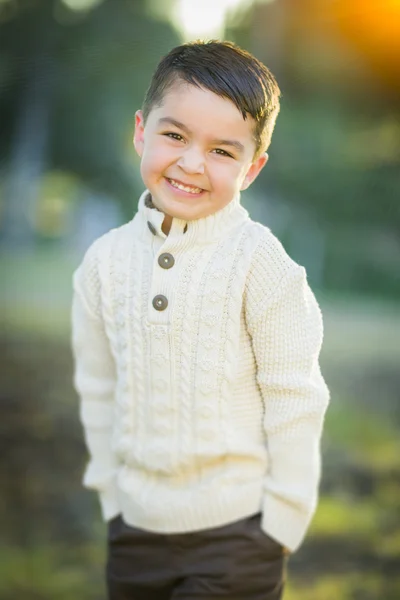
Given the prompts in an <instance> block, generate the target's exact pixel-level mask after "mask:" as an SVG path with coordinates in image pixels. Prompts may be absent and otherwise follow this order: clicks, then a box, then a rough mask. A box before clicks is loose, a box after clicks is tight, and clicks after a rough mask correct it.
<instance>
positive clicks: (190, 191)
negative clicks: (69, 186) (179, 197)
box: [166, 177, 204, 194]
mask: <svg viewBox="0 0 400 600" xmlns="http://www.w3.org/2000/svg"><path fill="white" fill-rule="evenodd" d="M166 179H167V180H168V182H169V183H170V184H171V185H172V187H175V188H177V189H178V190H182V191H183V192H187V193H188V194H200V193H201V192H204V190H203V189H202V188H199V187H192V186H191V185H183V183H179V181H175V179H170V178H169V177H167V178H166Z"/></svg>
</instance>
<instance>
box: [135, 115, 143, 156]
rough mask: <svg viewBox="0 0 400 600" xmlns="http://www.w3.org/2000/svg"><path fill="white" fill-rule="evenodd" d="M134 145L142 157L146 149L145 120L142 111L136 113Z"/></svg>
mask: <svg viewBox="0 0 400 600" xmlns="http://www.w3.org/2000/svg"><path fill="white" fill-rule="evenodd" d="M133 145H134V146H135V150H136V152H137V153H138V154H139V156H140V157H141V156H142V154H143V147H144V120H143V113H142V111H141V110H138V111H136V113H135V133H134V136H133Z"/></svg>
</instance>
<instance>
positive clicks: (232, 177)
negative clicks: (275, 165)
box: [134, 82, 268, 221]
mask: <svg viewBox="0 0 400 600" xmlns="http://www.w3.org/2000/svg"><path fill="white" fill-rule="evenodd" d="M253 128H254V120H253V119H252V118H251V117H250V116H248V117H247V119H246V120H244V119H243V117H242V115H241V113H240V112H239V111H238V109H237V108H236V106H235V105H234V104H233V103H232V102H231V101H230V100H227V99H225V98H221V97H220V96H217V95H216V94H214V93H213V92H210V91H208V90H203V89H200V88H197V87H196V86H193V85H188V84H186V83H183V82H177V83H175V84H174V85H173V86H171V87H170V88H169V89H168V91H167V92H166V95H165V96H164V98H163V102H162V105H161V106H159V107H154V108H153V109H152V110H151V111H150V114H149V116H148V119H147V122H146V125H144V121H143V115H142V112H141V111H138V112H137V113H136V128H135V136H134V145H135V148H136V151H137V153H138V154H139V156H140V157H141V167H140V170H141V175H142V178H143V182H144V184H145V186H146V187H147V189H148V190H149V191H150V193H151V195H152V200H153V203H154V205H155V206H156V207H157V208H158V209H159V210H161V211H162V212H163V213H164V214H166V215H169V217H170V218H171V217H177V218H179V219H183V220H185V221H191V220H194V219H200V218H203V217H206V216H208V215H211V214H212V213H215V212H216V211H218V210H220V209H222V208H224V206H226V205H227V204H228V203H229V202H230V201H231V200H232V199H233V198H234V196H235V195H236V194H238V192H239V191H240V190H244V189H246V188H247V187H248V186H249V185H250V184H251V183H252V181H254V179H255V178H256V177H257V175H258V174H259V172H260V171H261V169H262V167H263V166H264V165H265V163H266V162H267V158H268V157H267V155H266V154H264V155H263V156H261V157H259V158H258V159H256V160H254V152H255V149H256V148H255V142H254V139H253Z"/></svg>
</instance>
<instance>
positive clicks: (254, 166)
mask: <svg viewBox="0 0 400 600" xmlns="http://www.w3.org/2000/svg"><path fill="white" fill-rule="evenodd" d="M268 158H269V156H268V154H267V153H266V152H265V153H264V154H262V155H261V156H260V157H259V158H257V160H255V161H254V162H253V163H251V165H250V168H249V170H248V171H247V173H246V177H245V178H244V180H243V183H242V186H241V188H240V189H241V190H246V189H247V188H248V187H249V185H250V184H252V183H253V181H254V180H255V178H256V177H257V176H258V174H259V173H260V171H261V169H262V168H263V167H265V165H266V164H267V162H268Z"/></svg>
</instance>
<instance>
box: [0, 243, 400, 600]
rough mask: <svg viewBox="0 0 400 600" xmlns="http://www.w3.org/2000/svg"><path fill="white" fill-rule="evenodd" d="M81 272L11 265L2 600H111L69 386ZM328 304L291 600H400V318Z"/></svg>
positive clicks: (59, 266) (70, 264)
mask: <svg viewBox="0 0 400 600" xmlns="http://www.w3.org/2000/svg"><path fill="white" fill-rule="evenodd" d="M76 264H77V260H76V261H74V260H71V259H66V258H63V257H62V256H60V255H57V254H55V253H53V254H52V255H46V254H44V255H42V256H37V255H35V256H32V257H29V258H27V257H22V256H21V257H14V258H12V259H11V258H6V257H4V256H3V257H0V278H1V279H0V280H1V281H2V287H1V290H0V304H1V321H0V325H1V329H2V335H1V336H0V341H1V347H0V352H1V358H2V360H1V361H0V371H1V376H2V382H4V383H3V384H2V389H1V400H2V406H3V408H4V412H3V431H2V436H1V442H0V452H2V455H3V456H5V455H7V457H8V460H7V461H6V467H5V469H4V470H3V471H2V472H1V474H0V485H1V488H2V489H3V490H5V492H4V493H3V494H2V495H1V496H2V497H1V498H0V517H7V518H6V519H3V521H4V523H5V526H4V528H3V535H4V540H5V542H6V543H7V545H6V546H0V597H1V598H2V600H7V599H8V598H9V599H11V598H13V599H14V598H15V597H21V598H35V599H39V600H50V599H54V598H57V599H60V600H70V599H71V600H72V599H75V598H80V599H82V600H100V599H101V598H104V596H105V594H104V588H103V564H104V541H105V540H104V536H105V532H104V528H103V525H102V523H101V521H100V516H99V510H98V506H97V502H96V499H95V498H94V497H93V496H92V495H90V494H88V493H87V492H85V491H84V490H82V488H81V485H80V476H81V471H82V467H83V463H84V460H85V449H84V445H83V441H82V435H81V430H80V426H79V424H78V419H77V399H76V397H75V394H74V392H73V390H72V386H71V374H72V362H71V356H70V350H69V306H70V299H71V291H70V285H71V283H70V281H71V274H72V271H73V268H74V266H76ZM318 299H319V300H320V303H321V307H322V310H323V314H324V322H325V342H324V347H323V352H322V355H321V363H322V370H323V373H324V375H325V377H326V380H327V383H328V385H329V387H330V389H331V396H332V399H331V406H330V409H329V411H328V414H327V419H326V426H325V434H324V440H323V464H324V470H323V479H322V484H321V497H320V502H319V507H318V510H317V513H316V515H315V518H314V520H313V523H312V525H311V528H310V531H309V535H308V537H307V539H306V541H305V542H304V544H303V546H302V547H301V549H300V551H299V552H297V553H296V554H295V555H294V556H293V557H292V558H291V560H290V562H289V569H288V585H287V590H286V594H285V600H338V599H339V600H378V599H379V600H382V599H385V600H398V598H400V517H399V511H398V506H399V504H400V464H399V461H398V457H399V456H400V436H399V430H400V399H399V391H398V390H399V389H400V369H399V364H400V344H399V340H400V307H399V306H396V305H393V304H387V303H377V302H372V301H367V300H365V299H362V298H351V297H347V298H332V297H331V296H327V295H323V294H322V295H318ZM50 490H51V491H50ZM6 507H7V508H6Z"/></svg>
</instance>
